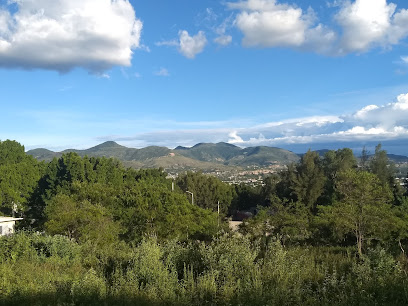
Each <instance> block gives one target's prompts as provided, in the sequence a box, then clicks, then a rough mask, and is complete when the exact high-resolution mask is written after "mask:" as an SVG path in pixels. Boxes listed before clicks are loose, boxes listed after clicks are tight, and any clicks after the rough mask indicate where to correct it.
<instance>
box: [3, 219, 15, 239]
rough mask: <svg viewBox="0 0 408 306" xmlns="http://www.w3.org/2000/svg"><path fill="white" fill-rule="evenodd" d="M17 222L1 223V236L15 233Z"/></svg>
mask: <svg viewBox="0 0 408 306" xmlns="http://www.w3.org/2000/svg"><path fill="white" fill-rule="evenodd" d="M15 223H16V221H9V222H0V236H4V235H10V234H12V233H14V224H15Z"/></svg>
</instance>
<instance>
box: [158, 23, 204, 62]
mask: <svg viewBox="0 0 408 306" xmlns="http://www.w3.org/2000/svg"><path fill="white" fill-rule="evenodd" d="M207 42H208V41H207V38H206V37H205V34H204V32H203V31H199V32H198V33H197V34H196V35H193V36H190V35H189V34H188V32H187V31H186V30H180V31H179V39H178V40H169V41H161V42H157V43H156V45H157V46H173V47H177V48H178V51H179V52H180V53H181V54H182V55H184V56H185V57H187V58H190V59H193V58H195V57H196V55H197V54H199V53H201V52H203V51H204V48H205V46H206V45H207Z"/></svg>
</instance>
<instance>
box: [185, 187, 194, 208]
mask: <svg viewBox="0 0 408 306" xmlns="http://www.w3.org/2000/svg"><path fill="white" fill-rule="evenodd" d="M186 192H187V193H189V194H191V204H193V205H194V194H193V193H192V192H191V191H188V190H187V191H186Z"/></svg>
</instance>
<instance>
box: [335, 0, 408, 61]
mask: <svg viewBox="0 0 408 306" xmlns="http://www.w3.org/2000/svg"><path fill="white" fill-rule="evenodd" d="M395 10H396V5H395V4H393V3H389V4H387V1H386V0H356V1H355V2H353V3H346V4H344V5H343V7H342V8H341V10H340V12H339V13H338V14H337V15H336V17H335V19H336V20H337V22H338V23H339V24H340V25H341V27H342V29H343V37H342V40H341V47H342V50H341V51H340V52H341V53H349V52H354V51H357V52H364V51H367V50H368V49H370V48H372V47H373V46H376V45H381V46H390V45H392V44H396V43H398V42H399V41H400V40H401V39H402V38H405V37H406V36H407V35H408V27H407V26H408V11H407V10H401V11H399V12H397V13H395Z"/></svg>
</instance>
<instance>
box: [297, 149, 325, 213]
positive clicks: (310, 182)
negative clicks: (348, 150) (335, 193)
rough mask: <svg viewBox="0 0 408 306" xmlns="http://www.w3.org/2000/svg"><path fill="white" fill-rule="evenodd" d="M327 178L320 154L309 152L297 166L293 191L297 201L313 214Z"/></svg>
mask: <svg viewBox="0 0 408 306" xmlns="http://www.w3.org/2000/svg"><path fill="white" fill-rule="evenodd" d="M325 182H326V177H325V175H324V171H323V167H322V164H321V160H320V157H319V154H317V152H312V151H310V150H309V151H308V152H307V153H306V154H305V155H303V156H302V159H301V161H300V163H299V164H298V165H297V166H296V176H295V177H294V179H293V181H292V187H291V188H292V190H293V193H294V194H295V195H296V198H297V201H298V202H300V203H303V204H304V205H305V206H306V207H308V208H309V209H310V211H311V212H312V213H315V212H316V205H317V199H318V198H319V197H320V196H321V195H322V193H323V191H324V186H325Z"/></svg>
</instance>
